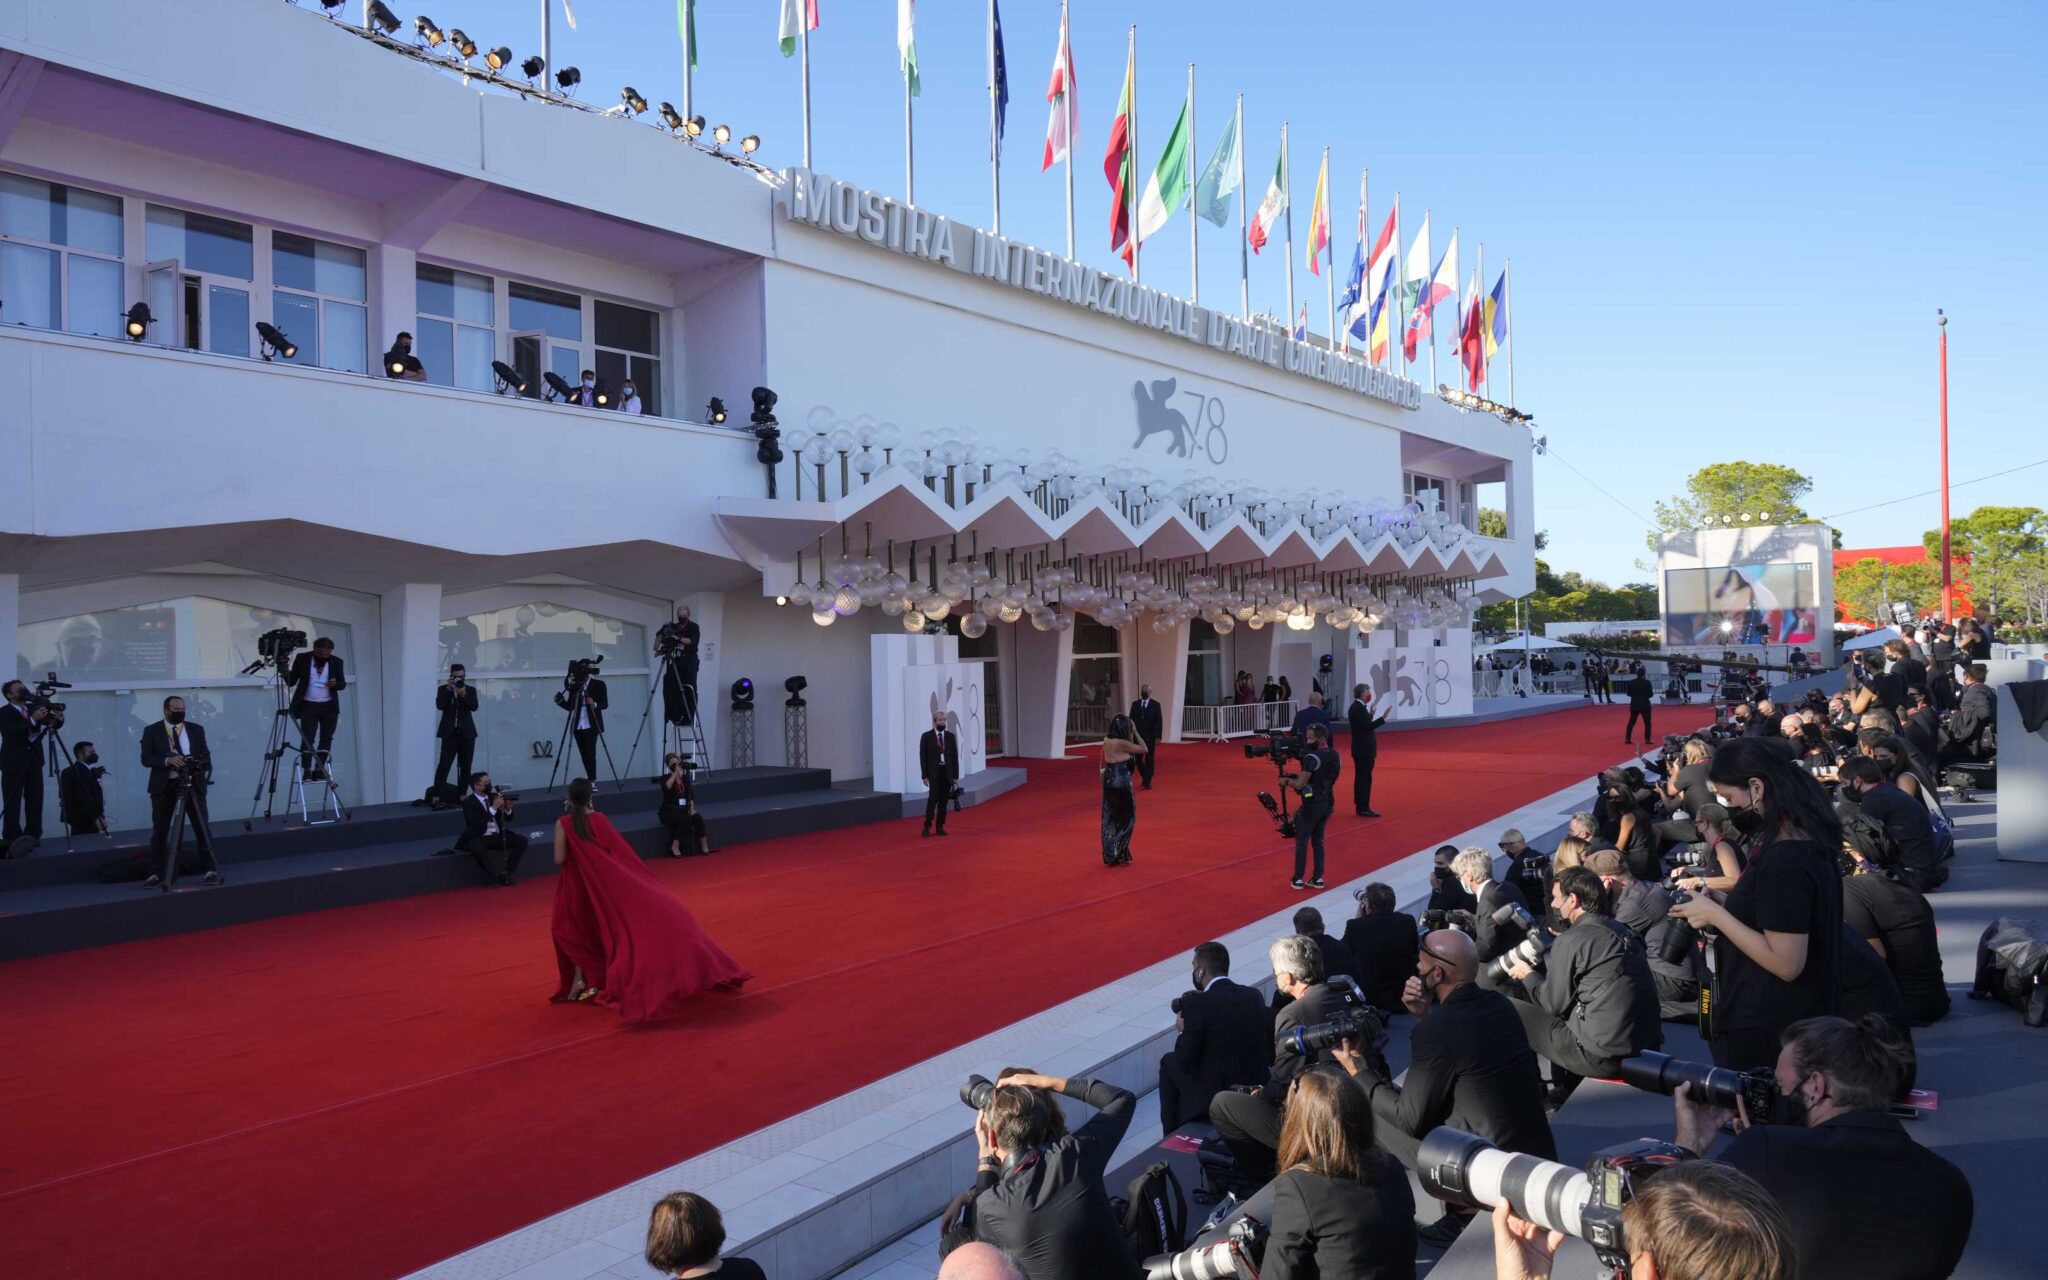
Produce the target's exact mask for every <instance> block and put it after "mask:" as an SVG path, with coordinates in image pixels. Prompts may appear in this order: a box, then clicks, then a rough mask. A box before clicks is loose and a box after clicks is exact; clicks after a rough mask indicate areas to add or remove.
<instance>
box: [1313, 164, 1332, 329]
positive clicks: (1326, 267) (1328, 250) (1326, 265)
mask: <svg viewBox="0 0 2048 1280" xmlns="http://www.w3.org/2000/svg"><path fill="white" fill-rule="evenodd" d="M1329 177H1330V149H1329V148H1328V147H1324V148H1323V300H1324V303H1325V305H1326V306H1327V307H1328V309H1329V328H1328V329H1327V330H1326V331H1325V333H1324V336H1325V338H1326V340H1327V342H1328V345H1329V349H1330V350H1332V351H1335V350H1336V349H1337V253H1336V249H1337V237H1336V236H1335V235H1332V234H1331V230H1330V222H1331V219H1330V187H1329ZM1309 216H1310V217H1311V218H1313V217H1314V216H1315V215H1313V214H1311V215H1309Z"/></svg>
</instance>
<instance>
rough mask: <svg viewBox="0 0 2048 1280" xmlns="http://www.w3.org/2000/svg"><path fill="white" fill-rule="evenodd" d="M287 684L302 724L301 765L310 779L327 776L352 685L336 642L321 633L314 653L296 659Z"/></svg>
mask: <svg viewBox="0 0 2048 1280" xmlns="http://www.w3.org/2000/svg"><path fill="white" fill-rule="evenodd" d="M285 684H286V685H287V686H288V687H289V688H290V689H291V691H292V703H291V707H292V719H293V720H295V721H297V722H298V726H299V753H300V754H299V764H300V766H301V767H302V768H303V769H304V771H305V778H306V780H307V781H308V782H317V781H319V780H320V779H321V778H324V777H326V776H327V762H328V760H329V759H330V758H331V753H332V752H333V749H334V727H335V726H336V725H338V724H340V723H341V700H340V698H339V697H338V696H337V695H338V694H340V693H341V691H342V690H343V689H346V688H348V679H347V676H346V674H345V673H344V671H343V669H342V662H341V659H340V658H337V657H335V656H334V641H332V640H330V639H328V638H327V637H326V636H321V637H320V638H319V639H318V640H315V641H314V642H313V649H312V652H310V653H302V654H300V655H299V656H298V657H296V658H293V659H292V669H291V674H290V675H288V676H286V677H285Z"/></svg>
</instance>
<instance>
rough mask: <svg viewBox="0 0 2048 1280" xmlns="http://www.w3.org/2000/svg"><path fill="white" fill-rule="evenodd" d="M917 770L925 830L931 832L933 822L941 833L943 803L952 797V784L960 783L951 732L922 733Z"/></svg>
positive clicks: (954, 738) (957, 741)
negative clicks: (921, 789) (922, 781)
mask: <svg viewBox="0 0 2048 1280" xmlns="http://www.w3.org/2000/svg"><path fill="white" fill-rule="evenodd" d="M917 771H918V776H919V777H921V778H923V779H924V785H925V797H924V826H925V830H927V831H929V830H931V829H932V824H933V823H934V822H936V823H938V827H939V830H940V831H941V832H943V831H944V830H945V829H946V801H947V800H948V799H950V798H951V797H952V794H953V784H954V783H955V782H958V781H959V780H960V739H959V738H958V737H957V736H955V735H954V733H953V731H952V730H951V729H948V730H946V732H945V734H944V736H943V737H942V736H941V735H940V734H939V732H938V730H936V729H926V730H925V731H924V736H923V737H921V738H919V739H918V740H917Z"/></svg>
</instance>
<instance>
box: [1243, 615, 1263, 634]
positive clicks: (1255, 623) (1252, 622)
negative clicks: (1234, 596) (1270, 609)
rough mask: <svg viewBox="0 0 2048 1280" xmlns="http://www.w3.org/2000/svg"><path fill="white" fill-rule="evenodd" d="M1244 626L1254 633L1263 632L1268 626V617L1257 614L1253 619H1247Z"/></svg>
mask: <svg viewBox="0 0 2048 1280" xmlns="http://www.w3.org/2000/svg"><path fill="white" fill-rule="evenodd" d="M1244 625H1246V626H1247V627H1250V628H1251V629H1252V630H1254V631H1258V630H1261V629H1263V628H1264V627H1265V625H1266V615H1265V614H1262V613H1255V614H1253V615H1252V616H1251V617H1249V618H1246V619H1245V620H1244Z"/></svg>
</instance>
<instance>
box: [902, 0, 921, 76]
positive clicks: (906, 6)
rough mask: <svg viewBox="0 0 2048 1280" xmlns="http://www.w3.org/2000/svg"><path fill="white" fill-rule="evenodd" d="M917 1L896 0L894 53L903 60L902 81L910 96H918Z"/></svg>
mask: <svg viewBox="0 0 2048 1280" xmlns="http://www.w3.org/2000/svg"><path fill="white" fill-rule="evenodd" d="M916 28H917V0H896V52H897V54H898V56H900V57H901V58H902V59H903V79H904V81H905V83H907V84H909V86H910V96H911V97H913V98H915V97H917V96H918V95H919V92H920V91H921V89H922V86H921V85H920V84H919V83H918V80H917V30H916Z"/></svg>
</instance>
